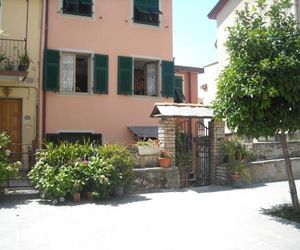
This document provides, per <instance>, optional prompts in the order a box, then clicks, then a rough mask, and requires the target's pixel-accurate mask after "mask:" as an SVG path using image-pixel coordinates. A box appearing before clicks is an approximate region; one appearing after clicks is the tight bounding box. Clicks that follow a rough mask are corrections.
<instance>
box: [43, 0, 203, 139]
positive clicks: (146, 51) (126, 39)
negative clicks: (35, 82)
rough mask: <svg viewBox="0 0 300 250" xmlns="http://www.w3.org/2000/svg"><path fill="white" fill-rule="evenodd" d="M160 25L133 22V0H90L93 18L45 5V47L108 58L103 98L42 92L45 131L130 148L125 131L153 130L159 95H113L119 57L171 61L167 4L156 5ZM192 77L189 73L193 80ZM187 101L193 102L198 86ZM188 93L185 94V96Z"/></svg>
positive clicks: (56, 1)
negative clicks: (95, 137)
mask: <svg viewBox="0 0 300 250" xmlns="http://www.w3.org/2000/svg"><path fill="white" fill-rule="evenodd" d="M159 2H160V3H159V4H160V10H161V12H162V13H163V14H162V15H160V25H159V26H158V27H156V26H149V25H141V24H136V23H133V21H132V16H133V0H96V1H95V0H94V5H93V17H81V16H72V15H65V14H61V13H60V8H61V4H62V1H61V0H51V1H49V9H48V11H49V18H48V39H47V48H48V49H55V50H59V51H63V52H71V53H89V54H91V55H93V54H96V53H97V54H105V55H108V57H109V65H108V69H109V70H108V79H109V80H108V94H106V95H103V94H102V95H99V94H94V93H92V92H90V93H73V94H71V93H69V94H62V93H60V92H51V91H47V92H46V96H45V104H46V108H45V116H46V117H45V132H46V133H58V132H62V131H63V132H66V131H67V132H92V133H101V134H102V139H103V142H107V143H131V142H133V140H132V134H131V132H130V131H129V129H128V126H155V125H157V124H158V120H157V119H153V118H150V117H149V115H150V113H151V111H152V109H153V106H154V103H156V102H173V98H163V97H160V96H156V97H152V96H140V95H136V96H134V95H128V96H126V95H118V94H117V85H118V84H117V82H118V56H129V57H133V58H143V59H152V60H157V61H161V60H166V61H172V60H173V49H172V0H161V1H159ZM195 77H197V76H194V74H192V80H193V81H194V82H195V81H196V80H195V79H194V78H195ZM193 86H194V87H193V88H194V89H193V90H192V95H193V96H192V99H193V100H197V84H195V83H194V84H193ZM187 93H188V91H187Z"/></svg>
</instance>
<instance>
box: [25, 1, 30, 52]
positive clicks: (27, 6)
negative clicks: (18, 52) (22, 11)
mask: <svg viewBox="0 0 300 250" xmlns="http://www.w3.org/2000/svg"><path fill="white" fill-rule="evenodd" d="M26 2H27V4H26V34H25V39H24V40H25V52H26V51H27V37H28V16H29V15H28V14H29V0H26Z"/></svg>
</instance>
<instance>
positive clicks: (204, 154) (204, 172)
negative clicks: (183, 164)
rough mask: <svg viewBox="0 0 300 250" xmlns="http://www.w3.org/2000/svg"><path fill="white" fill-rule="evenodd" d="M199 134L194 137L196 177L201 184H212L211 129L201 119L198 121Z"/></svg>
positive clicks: (197, 129)
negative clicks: (210, 158)
mask: <svg viewBox="0 0 300 250" xmlns="http://www.w3.org/2000/svg"><path fill="white" fill-rule="evenodd" d="M196 131H197V136H196V137H195V138H194V143H195V145H196V171H197V172H196V179H197V184H198V185H200V186H207V185H209V184H210V167H209V166H210V164H209V129H208V127H206V126H205V125H204V123H203V122H202V121H201V122H200V121H198V122H197V123H196Z"/></svg>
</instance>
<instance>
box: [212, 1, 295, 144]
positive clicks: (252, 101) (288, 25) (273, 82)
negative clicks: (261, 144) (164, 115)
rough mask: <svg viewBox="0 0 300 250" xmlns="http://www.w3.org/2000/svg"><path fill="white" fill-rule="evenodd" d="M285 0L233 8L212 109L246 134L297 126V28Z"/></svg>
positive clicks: (250, 135) (288, 2)
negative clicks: (226, 57)
mask: <svg viewBox="0 0 300 250" xmlns="http://www.w3.org/2000/svg"><path fill="white" fill-rule="evenodd" d="M291 11H292V3H291V1H290V0H274V1H273V4H272V5H271V6H268V5H267V4H266V0H257V1H256V2H255V4H254V5H253V6H249V5H248V4H246V5H245V8H244V9H243V10H241V11H238V12H237V13H236V14H237V17H236V20H235V24H234V25H233V26H232V27H230V28H228V33H229V35H228V39H227V41H226V43H225V46H226V48H227V52H228V54H229V64H228V66H226V67H225V68H224V70H223V72H222V73H221V74H220V77H219V81H218V92H217V98H216V101H215V103H214V110H215V115H216V116H217V117H220V118H225V119H226V122H227V125H228V127H229V128H231V129H235V130H236V131H237V133H238V134H240V135H246V136H248V137H254V138H257V137H260V136H274V134H275V133H276V132H278V131H287V132H290V133H292V132H294V131H295V130H297V129H299V128H300V94H299V93H300V33H299V29H298V28H297V23H296V20H295V17H294V16H293V14H291Z"/></svg>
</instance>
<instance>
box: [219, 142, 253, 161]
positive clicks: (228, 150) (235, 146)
mask: <svg viewBox="0 0 300 250" xmlns="http://www.w3.org/2000/svg"><path fill="white" fill-rule="evenodd" d="M224 151H225V156H224V161H230V160H246V159H249V157H250V156H251V152H250V151H249V150H248V148H247V147H246V146H245V145H243V144H242V143H241V142H240V141H238V140H237V139H231V140H226V141H225V142H224Z"/></svg>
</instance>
